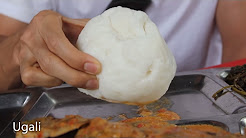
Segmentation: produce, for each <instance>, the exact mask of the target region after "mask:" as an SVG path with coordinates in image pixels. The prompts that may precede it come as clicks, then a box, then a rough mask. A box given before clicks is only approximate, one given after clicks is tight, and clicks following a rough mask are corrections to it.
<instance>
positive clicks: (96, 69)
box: [39, 20, 101, 74]
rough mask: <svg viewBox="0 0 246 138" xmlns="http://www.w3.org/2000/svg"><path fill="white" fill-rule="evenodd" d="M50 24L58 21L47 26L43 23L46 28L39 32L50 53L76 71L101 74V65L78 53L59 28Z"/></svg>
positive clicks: (56, 22) (82, 53)
mask: <svg viewBox="0 0 246 138" xmlns="http://www.w3.org/2000/svg"><path fill="white" fill-rule="evenodd" d="M51 24H59V21H58V20H55V21H54V23H49V24H45V23H44V26H46V27H45V28H42V29H41V30H39V32H40V34H41V36H42V38H43V39H44V41H45V43H46V44H47V46H48V48H49V50H50V51H52V52H53V53H55V54H56V55H57V56H59V57H60V58H61V59H62V60H64V61H65V62H66V63H67V64H68V65H69V66H71V67H73V68H75V69H77V70H80V71H85V72H87V73H90V74H98V73H100V72H101V64H100V63H99V61H98V60H97V59H95V58H94V57H92V56H90V55H89V54H86V53H84V52H82V51H79V50H78V49H77V48H76V47H74V46H73V45H72V44H71V43H70V42H69V40H68V39H67V38H66V36H65V34H64V32H63V30H62V29H61V26H59V25H51ZM47 32H48V33H47Z"/></svg>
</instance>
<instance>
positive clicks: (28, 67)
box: [20, 46, 62, 87]
mask: <svg viewBox="0 0 246 138" xmlns="http://www.w3.org/2000/svg"><path fill="white" fill-rule="evenodd" d="M20 54H21V62H20V73H21V79H22V82H23V83H24V84H25V85H28V86H43V87H53V86H59V85H61V84H62V81H61V80H59V79H57V78H55V77H52V76H49V75H47V74H45V73H44V72H43V71H42V70H41V69H40V67H39V65H38V63H36V59H35V58H34V57H33V55H32V53H31V52H30V51H29V50H28V48H26V47H25V46H22V48H21V52H20Z"/></svg>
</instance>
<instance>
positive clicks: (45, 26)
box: [17, 11, 101, 89]
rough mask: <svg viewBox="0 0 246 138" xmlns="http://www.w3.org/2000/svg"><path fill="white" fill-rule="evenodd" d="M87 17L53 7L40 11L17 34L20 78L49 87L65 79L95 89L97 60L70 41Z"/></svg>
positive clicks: (35, 84) (99, 69)
mask: <svg viewBox="0 0 246 138" xmlns="http://www.w3.org/2000/svg"><path fill="white" fill-rule="evenodd" d="M87 21H88V19H82V20H74V19H69V18H66V17H63V16H61V15H60V14H58V13H56V12H53V11H41V12H40V13H39V14H37V15H36V16H35V17H34V18H33V20H32V21H31V23H30V24H29V25H28V27H27V28H26V30H24V32H23V34H22V36H21V37H20V48H19V55H18V56H17V58H18V59H17V60H18V63H19V65H20V74H21V79H22V81H23V83H24V84H26V85H31V86H44V87H53V86H58V85H60V84H62V83H63V82H66V83H67V84H70V85H72V86H75V87H80V88H85V89H97V88H98V86H99V84H98V81H97V78H96V76H95V75H96V74H98V73H100V71H101V64H100V63H99V61H98V60H96V59H95V58H93V57H92V56H90V55H88V54H86V53H83V52H82V51H79V50H78V49H76V47H75V46H74V45H73V44H74V43H75V42H76V40H77V38H78V35H79V33H80V32H81V30H82V29H83V27H84V26H85V24H86V23H87Z"/></svg>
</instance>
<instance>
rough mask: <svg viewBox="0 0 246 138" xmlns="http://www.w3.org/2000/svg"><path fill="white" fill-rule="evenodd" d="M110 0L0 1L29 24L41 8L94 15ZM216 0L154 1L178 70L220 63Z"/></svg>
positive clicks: (154, 15)
mask: <svg viewBox="0 0 246 138" xmlns="http://www.w3.org/2000/svg"><path fill="white" fill-rule="evenodd" d="M110 2H111V0H0V13H2V14H5V15H7V16H9V17H12V18H15V19H17V20H20V21H22V22H26V23H29V22H30V21H31V19H32V18H33V17H34V16H35V15H36V14H37V13H38V12H39V11H41V10H45V9H48V10H54V11H57V12H58V13H60V14H62V15H63V16H67V17H70V18H93V17H95V16H97V15H99V14H101V13H102V12H103V11H104V9H105V8H106V7H107V5H108V4H109V3H110ZM216 6H217V0H152V4H151V5H150V7H149V8H148V9H147V10H146V13H147V14H148V15H149V17H150V19H151V20H152V21H153V22H154V23H155V24H156V25H157V27H158V28H159V31H160V33H161V35H162V36H163V38H164V39H165V41H166V42H167V45H168V47H169V48H170V50H171V51H172V52H173V54H174V57H175V59H176V62H177V65H178V68H177V71H185V70H194V69H199V68H203V67H207V66H212V65H217V64H220V63H221V59H222V44H221V38H220V34H219V32H218V30H217V27H216V25H215V12H216Z"/></svg>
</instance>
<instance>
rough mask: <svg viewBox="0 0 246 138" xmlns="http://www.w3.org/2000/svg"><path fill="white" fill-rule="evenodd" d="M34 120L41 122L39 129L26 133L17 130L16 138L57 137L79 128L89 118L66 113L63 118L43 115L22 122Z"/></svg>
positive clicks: (33, 121)
mask: <svg viewBox="0 0 246 138" xmlns="http://www.w3.org/2000/svg"><path fill="white" fill-rule="evenodd" d="M35 122H41V123H40V124H41V125H40V126H41V131H37V132H36V131H32V132H28V133H27V134H23V133H22V131H19V132H17V133H16V138H43V137H57V136H60V135H62V134H65V133H67V132H70V131H72V130H75V129H78V128H80V127H81V126H82V125H84V124H87V123H88V122H89V119H85V118H82V117H81V116H78V115H68V116H65V118H63V119H55V118H53V117H44V118H38V119H35V120H32V121H27V122H23V124H35Z"/></svg>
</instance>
